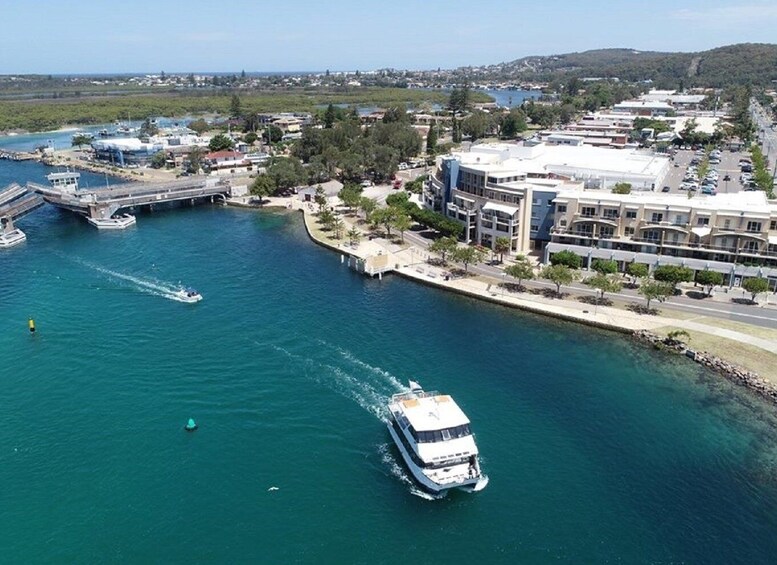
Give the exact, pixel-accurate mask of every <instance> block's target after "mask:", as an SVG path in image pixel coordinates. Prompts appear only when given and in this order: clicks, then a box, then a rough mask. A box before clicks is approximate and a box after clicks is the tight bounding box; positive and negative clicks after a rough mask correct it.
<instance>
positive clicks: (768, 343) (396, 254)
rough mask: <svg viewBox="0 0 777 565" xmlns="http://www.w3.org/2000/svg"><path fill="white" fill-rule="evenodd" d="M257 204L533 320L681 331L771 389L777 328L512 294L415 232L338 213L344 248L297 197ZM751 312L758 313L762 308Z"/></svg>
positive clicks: (329, 241) (618, 300)
mask: <svg viewBox="0 0 777 565" xmlns="http://www.w3.org/2000/svg"><path fill="white" fill-rule="evenodd" d="M250 200H251V199H250V197H245V198H242V199H232V201H231V204H233V205H244V206H251V204H250V203H249V202H250ZM338 204H339V202H338V200H337V198H335V197H330V205H332V206H337V205H338ZM264 206H266V207H280V208H285V209H287V210H298V211H301V212H302V213H303V215H304V222H305V227H306V229H307V232H308V234H309V235H310V237H311V238H312V239H313V240H314V241H315V242H316V243H318V244H320V245H323V246H325V247H328V248H330V249H332V250H334V251H336V252H338V253H341V254H342V255H345V256H348V257H351V258H353V259H358V260H361V261H363V262H365V263H369V262H370V260H371V259H373V258H376V257H380V258H382V259H383V258H385V259H383V260H382V261H381V263H382V264H386V265H387V266H388V270H389V271H391V272H394V273H395V274H398V275H400V276H403V277H405V278H408V279H411V280H414V281H416V282H420V283H422V284H426V285H430V286H435V287H438V288H441V289H444V290H448V291H450V292H456V293H458V294H462V295H466V296H470V297H472V298H477V299H480V300H485V301H488V302H492V303H495V304H500V305H503V306H507V307H511V308H517V309H520V310H523V311H526V312H531V313H534V314H538V315H543V316H552V317H555V318H559V319H563V320H567V321H571V322H577V323H583V324H586V325H591V326H596V327H600V328H605V329H609V330H614V331H618V332H622V333H633V332H636V331H639V330H643V331H649V332H652V333H655V334H657V335H661V336H666V335H667V334H668V333H669V332H671V331H673V330H684V331H686V332H688V334H689V335H690V336H691V341H690V343H689V347H691V348H692V349H699V350H702V349H704V350H707V351H709V352H711V353H713V354H715V355H718V356H720V357H722V358H724V359H728V360H730V361H732V362H735V363H736V364H737V365H740V366H742V367H743V368H745V369H748V370H750V371H753V372H756V373H758V374H759V375H760V376H761V377H764V378H766V379H768V380H770V381H771V382H772V383H775V384H777V369H776V368H775V367H777V329H774V328H773V327H772V328H769V327H767V328H762V327H756V326H754V325H749V324H746V323H740V322H735V321H729V320H725V319H718V318H715V316H714V312H715V310H714V309H712V308H710V309H707V310H710V311H709V312H703V313H702V312H695V313H694V312H693V311H680V310H672V309H669V308H664V306H665V305H663V304H659V305H657V306H658V308H659V309H660V311H661V313H660V315H645V314H640V313H637V312H635V311H632V310H629V309H627V306H628V304H630V303H633V302H636V303H638V304H643V303H644V300H643V299H642V298H641V297H637V296H636V295H635V296H634V297H633V298H632V297H630V296H628V295H627V296H625V297H624V296H618V295H616V296H614V297H612V298H613V301H612V302H613V305H612V306H605V305H598V306H597V305H593V304H589V303H586V302H581V301H579V300H577V299H575V296H573V295H572V292H575V291H577V289H574V288H569V289H568V288H566V287H564V288H563V291H564V293H565V296H564V298H556V297H552V296H551V295H550V293H542V292H511V291H510V290H509V289H508V287H507V286H505V285H504V283H505V282H511V281H507V280H505V278H504V277H503V276H500V275H499V274H498V273H499V272H500V271H498V270H497V269H494V268H490V269H489V270H483V268H482V266H480V268H477V267H472V266H471V267H470V269H469V270H470V273H468V275H466V276H462V275H461V274H457V275H456V276H453V275H452V272H451V271H452V268H453V267H454V265H445V266H442V265H438V264H432V263H430V262H429V260H430V259H435V258H436V256H435V255H433V254H430V253H429V252H428V251H427V249H426V248H425V246H424V245H423V242H422V241H420V239H421V238H419V237H418V236H417V235H413V234H410V233H408V232H406V233H405V241H404V242H400V238H399V237H398V236H396V237H394V238H392V239H387V238H385V237H369V236H368V231H369V230H368V228H367V226H366V224H365V223H364V221H363V220H361V219H360V218H359V217H358V216H357V215H348V214H342V215H341V216H340V217H341V218H342V219H343V221H344V222H345V229H344V230H343V233H345V231H347V230H348V229H350V228H351V227H354V226H355V227H356V228H357V229H358V230H359V231H361V232H362V234H361V238H360V240H359V241H358V243H354V245H351V244H350V243H349V242H348V240H347V238H346V237H345V236H343V238H342V239H336V238H334V237H333V234H332V233H331V232H328V231H325V230H323V229H322V228H321V226H320V225H319V223H318V220H317V214H316V211H317V206H316V205H315V204H313V203H311V202H305V201H303V200H302V199H301V198H299V197H298V196H294V197H292V198H269V199H267V200H266V201H265V204H264ZM538 284H539V285H544V283H543V282H542V281H534V282H533V283H531V285H532V286H535V288H536V286H537V285H538ZM527 286H529V285H528V284H527ZM585 290H586V291H587V292H584V293H583V294H587V293H590V290H588V289H585ZM570 291H571V292H570ZM578 293H579V292H578ZM754 310H755V311H756V312H763V309H754ZM723 314H724V315H725V312H723Z"/></svg>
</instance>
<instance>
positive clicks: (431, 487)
mask: <svg viewBox="0 0 777 565" xmlns="http://www.w3.org/2000/svg"><path fill="white" fill-rule="evenodd" d="M395 425H396V424H395V420H394V418H393V416H392V417H391V420H390V421H389V422H388V423H387V427H388V431H389V434H391V439H393V440H394V444H395V445H396V446H397V449H398V450H399V453H400V454H401V455H402V459H403V460H404V462H405V466H406V467H407V469H408V470H409V471H410V474H411V475H412V476H413V479H414V480H415V482H416V483H417V484H419V485H420V486H421V487H422V488H423V489H424V490H426V491H428V492H431V493H433V494H441V493H443V492H445V491H448V490H451V489H459V490H463V491H465V492H478V491H481V490H483V489H484V488H486V485H488V477H487V476H485V475H480V476H476V477H472V478H469V479H465V480H462V481H455V482H450V483H444V484H441V483H438V482H436V481H433V480H432V479H430V478H429V477H428V476H427V475H426V473H424V471H423V469H422V468H421V467H419V466H418V465H417V464H416V462H415V461H414V460H413V458H412V457H411V455H410V453H409V451H408V449H407V448H406V447H405V445H404V443H403V442H402V440H401V439H400V437H399V433H400V432H398V431H397V429H396V427H395Z"/></svg>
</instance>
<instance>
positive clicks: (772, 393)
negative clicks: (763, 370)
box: [632, 330, 777, 404]
mask: <svg viewBox="0 0 777 565" xmlns="http://www.w3.org/2000/svg"><path fill="white" fill-rule="evenodd" d="M632 337H633V338H634V339H635V340H637V341H640V342H643V343H649V344H651V345H653V347H655V348H656V349H662V350H664V351H672V352H675V353H678V354H680V355H685V356H686V357H688V358H689V359H692V360H693V361H696V362H697V363H699V364H700V365H704V366H705V367H707V368H709V369H712V370H713V371H715V372H717V373H719V374H721V375H723V376H724V377H725V378H726V379H727V380H729V381H731V382H733V383H734V384H737V385H740V386H744V387H746V388H748V389H750V390H751V391H752V392H754V393H756V394H758V395H760V396H761V397H763V398H764V399H766V400H768V401H770V402H772V403H774V404H777V386H775V385H774V384H772V383H771V382H770V381H768V380H766V379H765V378H763V377H761V376H759V375H758V374H757V373H754V372H752V371H748V370H747V369H743V368H742V367H739V366H737V365H734V364H733V363H730V362H728V361H726V360H724V359H721V358H720V357H716V356H715V355H712V354H711V353H707V352H706V351H694V350H692V349H690V348H688V347H687V346H686V345H685V344H684V343H682V342H680V341H678V340H673V339H670V338H664V337H661V336H659V335H656V334H654V333H652V332H649V331H647V330H637V331H635V332H633V333H632Z"/></svg>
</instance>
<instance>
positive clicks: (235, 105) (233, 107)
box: [229, 94, 242, 118]
mask: <svg viewBox="0 0 777 565" xmlns="http://www.w3.org/2000/svg"><path fill="white" fill-rule="evenodd" d="M240 106H241V105H240V97H239V96H238V95H237V94H233V95H232V100H231V101H230V102H229V114H230V116H232V117H233V118H239V117H240V116H241V114H242V111H241V107H240Z"/></svg>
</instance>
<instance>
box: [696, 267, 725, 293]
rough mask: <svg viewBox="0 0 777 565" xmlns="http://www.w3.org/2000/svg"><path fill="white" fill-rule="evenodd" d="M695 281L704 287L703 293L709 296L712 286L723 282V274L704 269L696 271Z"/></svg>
mask: <svg viewBox="0 0 777 565" xmlns="http://www.w3.org/2000/svg"><path fill="white" fill-rule="evenodd" d="M696 282H697V283H699V284H700V285H701V286H702V287H704V293H705V294H706V295H707V296H709V295H710V294H712V288H713V287H715V286H718V285H721V284H723V274H722V273H718V272H716V271H708V270H706V269H705V270H703V271H699V272H697V273H696Z"/></svg>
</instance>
